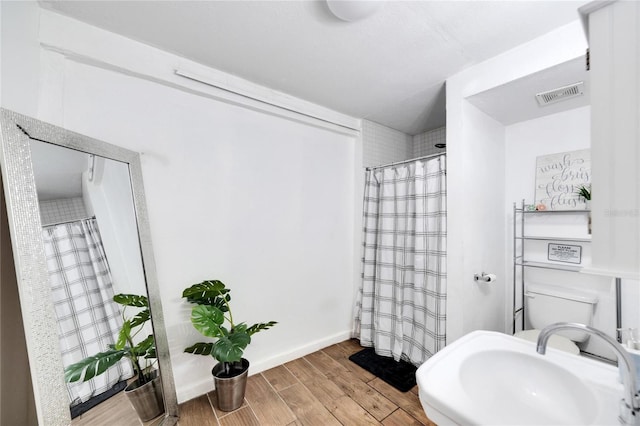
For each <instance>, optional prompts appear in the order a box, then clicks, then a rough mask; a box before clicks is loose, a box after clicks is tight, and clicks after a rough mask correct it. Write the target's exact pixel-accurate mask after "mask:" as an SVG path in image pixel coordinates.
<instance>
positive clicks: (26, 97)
mask: <svg viewBox="0 0 640 426" xmlns="http://www.w3.org/2000/svg"><path fill="white" fill-rule="evenodd" d="M39 20H40V16H39V9H38V4H37V3H36V2H35V1H33V2H32V1H24V2H19V1H2V2H0V21H1V25H2V27H1V28H2V37H0V100H1V102H2V106H3V107H4V108H9V109H12V110H14V111H16V112H20V113H22V114H27V115H31V116H35V115H36V114H37V112H38V103H37V100H38V96H37V94H38V80H39V76H38V74H39V71H40V49H39V46H38V29H39Z"/></svg>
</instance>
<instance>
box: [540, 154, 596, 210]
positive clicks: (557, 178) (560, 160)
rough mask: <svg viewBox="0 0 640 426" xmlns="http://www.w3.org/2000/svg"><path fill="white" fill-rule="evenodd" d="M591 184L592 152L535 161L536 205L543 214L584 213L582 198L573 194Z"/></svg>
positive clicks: (548, 156)
mask: <svg viewBox="0 0 640 426" xmlns="http://www.w3.org/2000/svg"><path fill="white" fill-rule="evenodd" d="M589 184H591V152H590V150H588V149H582V150H579V151H570V152H561V153H559V154H551V155H543V156H540V157H537V158H536V194H535V201H536V205H539V204H543V205H544V206H545V208H546V210H584V209H586V205H585V200H584V198H582V197H580V196H578V195H577V194H576V192H577V191H578V188H580V187H581V186H582V185H589Z"/></svg>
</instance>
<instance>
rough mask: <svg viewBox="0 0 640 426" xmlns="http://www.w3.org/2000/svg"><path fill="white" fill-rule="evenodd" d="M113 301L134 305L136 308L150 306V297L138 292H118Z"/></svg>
mask: <svg viewBox="0 0 640 426" xmlns="http://www.w3.org/2000/svg"><path fill="white" fill-rule="evenodd" d="M113 301H114V302H116V303H119V304H121V305H124V306H133V307H136V308H144V307H149V299H147V297H146V296H139V295H137V294H116V295H115V296H113Z"/></svg>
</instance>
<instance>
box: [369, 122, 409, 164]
mask: <svg viewBox="0 0 640 426" xmlns="http://www.w3.org/2000/svg"><path fill="white" fill-rule="evenodd" d="M362 145H363V146H362V151H363V159H362V160H363V165H364V166H365V167H372V166H379V165H381V164H387V163H393V162H395V161H402V160H406V159H409V158H412V157H411V156H412V155H413V140H412V137H411V136H409V135H407V134H405V133H402V132H399V131H397V130H394V129H392V128H390V127H386V126H383V125H382V124H378V123H374V122H373V121H368V120H362Z"/></svg>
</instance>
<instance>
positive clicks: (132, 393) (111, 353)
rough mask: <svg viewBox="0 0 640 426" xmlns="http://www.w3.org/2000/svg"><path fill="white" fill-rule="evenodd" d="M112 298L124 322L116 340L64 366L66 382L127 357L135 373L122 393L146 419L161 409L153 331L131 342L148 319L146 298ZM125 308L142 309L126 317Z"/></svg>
mask: <svg viewBox="0 0 640 426" xmlns="http://www.w3.org/2000/svg"><path fill="white" fill-rule="evenodd" d="M113 301H114V302H116V303H118V304H120V305H122V306H123V310H122V318H123V323H122V328H121V329H120V332H119V333H118V341H117V342H116V343H115V344H114V345H109V349H108V350H106V351H104V352H100V353H98V354H96V355H93V356H90V357H87V358H85V359H83V360H82V361H80V362H77V363H75V364H71V365H69V366H68V367H66V368H65V370H64V374H65V379H66V381H67V382H77V381H81V382H83V381H86V380H90V379H92V378H93V377H95V376H98V375H100V374H102V373H104V372H105V371H107V369H108V368H110V367H112V366H114V365H116V364H117V363H118V362H119V361H120V360H121V359H122V358H128V359H129V361H130V362H131V366H132V367H133V370H134V372H135V374H136V376H135V380H133V381H131V382H130V383H129V384H128V386H127V387H126V388H125V390H124V392H125V394H126V395H127V397H128V399H129V402H131V405H133V408H134V409H135V410H136V413H137V414H138V417H140V420H142V421H148V420H151V419H153V418H155V417H157V416H159V415H160V414H162V413H163V412H164V397H163V394H162V382H161V381H160V377H159V376H158V370H154V369H153V368H152V367H153V364H154V363H155V362H156V346H155V340H154V338H153V334H150V335H148V336H147V337H146V338H145V339H143V340H141V341H139V342H138V343H137V344H136V343H134V338H135V336H136V335H137V334H138V333H139V332H141V331H143V330H144V324H145V323H146V322H147V321H149V320H150V319H151V313H150V311H149V300H148V299H147V297H146V296H139V295H135V294H116V295H115V296H114V297H113ZM127 307H134V308H140V309H141V310H140V311H139V312H138V313H137V314H136V315H134V316H133V317H131V318H127V317H126V316H125V311H126V308H127Z"/></svg>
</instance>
